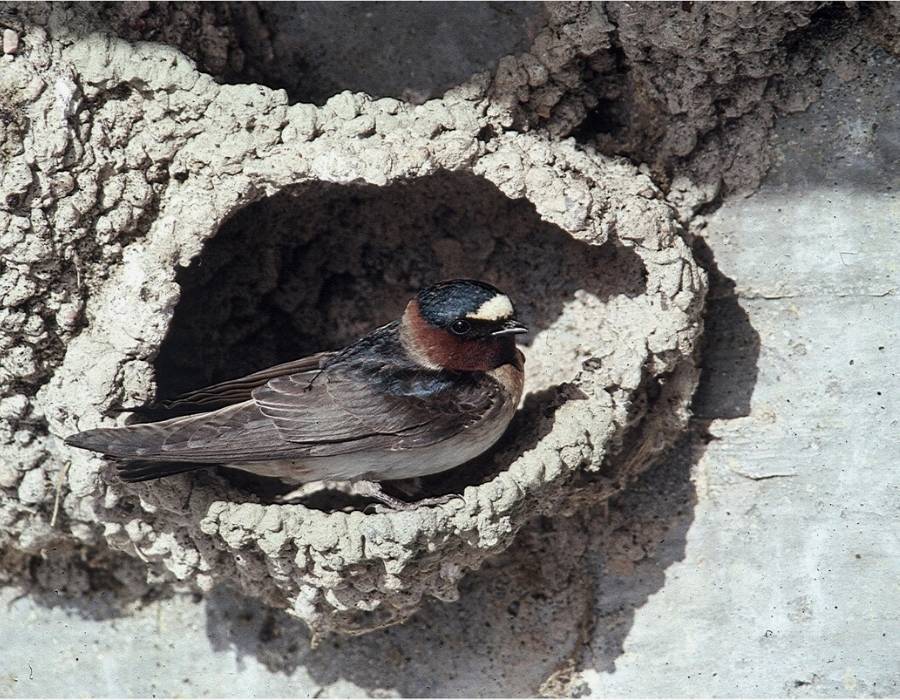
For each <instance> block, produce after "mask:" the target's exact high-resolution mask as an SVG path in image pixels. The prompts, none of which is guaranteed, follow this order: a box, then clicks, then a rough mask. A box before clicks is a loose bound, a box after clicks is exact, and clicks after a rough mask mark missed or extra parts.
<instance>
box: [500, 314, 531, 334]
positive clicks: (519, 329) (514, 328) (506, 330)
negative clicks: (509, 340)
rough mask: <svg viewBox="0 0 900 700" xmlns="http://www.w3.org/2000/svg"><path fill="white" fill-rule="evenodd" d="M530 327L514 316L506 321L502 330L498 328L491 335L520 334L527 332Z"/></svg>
mask: <svg viewBox="0 0 900 700" xmlns="http://www.w3.org/2000/svg"><path fill="white" fill-rule="evenodd" d="M527 332H528V329H527V328H526V327H525V326H523V325H522V324H521V323H519V321H516V320H515V319H514V318H513V319H510V320H509V321H506V322H505V323H504V324H503V328H501V329H500V330H496V331H494V332H493V333H491V335H519V334H520V333H527Z"/></svg>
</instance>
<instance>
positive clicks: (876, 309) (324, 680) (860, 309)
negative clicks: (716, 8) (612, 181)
mask: <svg viewBox="0 0 900 700" xmlns="http://www.w3.org/2000/svg"><path fill="white" fill-rule="evenodd" d="M898 77H900V70H898V66H897V63H896V61H894V60H892V59H889V58H888V57H887V56H885V55H884V54H881V53H877V52H876V53H873V54H872V57H871V59H870V60H869V62H868V65H867V72H866V74H865V75H863V76H861V77H860V78H857V79H853V80H851V81H849V82H847V83H841V82H839V81H838V80H837V79H836V78H830V79H829V82H828V83H826V85H825V91H824V96H823V99H822V100H821V101H819V102H818V103H816V104H815V105H813V107H811V108H810V110H808V111H807V112H805V113H803V114H799V115H794V116H791V117H787V118H784V119H782V120H781V121H780V123H779V126H778V129H777V133H778V142H777V144H776V148H777V150H778V155H779V161H780V163H779V165H778V166H777V167H776V168H775V170H774V171H773V172H772V173H771V174H770V175H769V177H768V179H767V180H766V182H765V184H764V186H763V187H762V188H761V189H760V190H759V191H758V192H757V193H756V194H754V195H753V196H751V197H749V198H746V199H735V200H728V201H726V202H724V203H723V205H722V206H721V207H720V208H719V209H718V210H717V211H716V212H714V213H713V214H711V215H710V216H709V218H708V222H707V226H706V228H705V230H704V231H703V235H704V239H705V246H706V248H708V250H707V251H706V255H707V257H711V258H712V259H713V260H714V265H715V266H716V267H717V268H718V271H719V274H718V275H716V276H715V277H716V279H715V282H716V283H715V286H714V291H713V299H712V301H711V305H710V314H709V340H708V344H707V348H706V354H705V356H704V357H705V360H704V362H705V373H704V379H703V383H702V386H701V390H700V393H699V394H698V397H697V400H696V411H697V420H696V429H695V431H694V433H695V435H694V436H693V438H691V439H688V440H686V441H685V443H684V444H683V445H682V446H681V449H680V450H679V451H677V452H676V453H674V454H672V455H671V456H670V457H669V458H668V459H667V460H664V462H663V463H662V464H661V465H660V466H659V467H658V468H657V469H655V470H654V471H653V472H651V473H649V474H647V475H645V476H644V478H642V479H641V481H640V482H639V483H638V484H636V485H635V486H634V487H633V488H631V489H630V490H629V491H628V493H626V494H625V495H623V496H622V497H621V498H620V499H618V501H617V503H616V505H615V506H614V507H613V508H612V509H611V512H610V513H609V514H608V516H607V515H606V514H604V513H592V514H588V515H587V516H585V517H583V518H580V519H575V520H569V521H567V520H563V519H560V520H559V521H558V522H556V523H555V524H552V523H543V524H539V525H538V526H536V527H535V528H533V529H532V530H531V531H529V532H527V533H525V535H524V538H523V542H522V543H520V545H518V546H520V547H524V548H526V549H528V551H532V552H533V556H532V557H531V558H528V557H517V558H514V559H515V560H516V561H518V564H516V566H515V567H506V568H504V567H503V566H502V563H501V564H498V566H496V567H492V568H488V569H485V570H484V571H482V572H479V573H478V574H476V575H474V576H472V577H470V579H468V580H467V583H466V585H465V590H464V595H463V598H462V600H461V601H460V602H459V603H457V604H444V603H438V602H434V603H432V604H430V605H429V606H427V608H426V609H425V610H423V611H422V612H421V613H420V614H418V615H417V616H416V617H415V618H414V619H413V620H412V621H411V622H410V623H408V624H406V625H404V626H403V627H399V628H395V629H391V630H388V631H385V632H380V633H375V634H373V635H369V636H367V637H364V638H359V639H350V640H338V641H327V642H325V643H323V644H322V645H321V646H319V647H318V648H317V649H310V648H309V645H308V642H307V641H306V638H305V635H304V633H303V630H302V627H301V626H300V625H299V624H298V623H295V622H292V621H290V620H288V619H286V618H284V617H282V616H279V615H273V614H271V613H268V612H266V611H265V610H263V609H261V608H260V607H258V606H257V605H256V604H253V603H248V602H246V601H243V600H241V599H239V598H237V597H235V596H232V595H230V594H228V593H227V592H221V593H219V594H217V595H215V596H211V597H210V598H209V599H207V600H202V601H201V600H198V601H194V600H193V599H191V598H187V597H184V598H181V597H175V598H170V599H165V600H162V601H159V602H156V603H154V604H151V605H148V606H146V607H143V608H141V609H139V610H136V611H134V612H132V613H130V614H122V613H120V612H116V611H113V610H111V609H109V608H108V606H106V605H105V604H104V601H103V600H102V599H97V600H94V601H82V602H80V603H79V604H78V606H77V607H75V606H73V604H72V603H71V602H67V601H62V600H56V601H54V600H52V599H50V600H48V599H43V600H35V599H31V598H19V599H15V595H16V592H15V591H14V590H12V589H6V590H4V591H3V593H2V598H0V606H2V609H3V611H4V614H3V615H2V616H0V694H2V695H6V696H25V695H42V696H47V695H63V694H68V695H72V694H75V695H87V694H93V695H106V696H108V695H118V694H126V695H138V694H140V695H150V694H157V695H162V694H176V695H225V696H237V695H246V694H255V695H274V696H287V695H296V696H305V695H316V696H322V697H331V696H338V695H351V696H357V695H358V696H392V695H393V696H411V695H426V696H439V695H466V694H472V695H481V696H490V695H524V694H532V693H535V692H537V691H538V689H539V688H540V686H541V684H542V683H544V682H545V679H547V678H548V676H551V675H552V674H555V677H556V678H558V679H560V681H561V682H562V681H568V680H569V679H570V678H571V682H570V683H569V684H568V687H570V688H573V689H575V690H580V692H588V693H590V694H591V695H595V696H605V695H628V696H673V695H674V696H689V695H716V696H738V695H744V696H764V695H768V696H770V695H791V696H822V695H835V696H847V695H850V696H890V695H898V694H900V664H898V659H900V635H898V630H900V624H898V623H900V588H898V582H900V527H898V526H900V508H898V503H900V492H898V478H897V477H898V474H900V437H898V436H900V431H898V422H900V410H898V403H897V387H898V380H897V366H896V357H897V349H898V347H900V304H898V297H897V294H898V287H900V244H898V234H900V205H898V202H897V188H898V185H900V168H898V163H900V157H898V156H900V139H898V133H900V115H898V112H897V107H898V104H900V100H898ZM701 247H703V246H702V244H701ZM705 435H708V437H709V438H712V439H711V440H708V438H705V437H704V436H705ZM580 538H583V539H580ZM580 547H583V548H584V550H585V556H584V557H583V558H582V559H581V563H582V568H580V569H576V570H575V571H567V570H565V569H560V570H558V571H556V572H554V571H550V572H541V571H540V568H541V564H542V562H547V561H549V562H553V561H554V556H556V555H555V554H554V553H555V552H559V551H560V550H563V549H568V550H575V551H580V550H579V549H578V548H580ZM554 577H556V579H557V580H556V581H555V583H556V586H555V587H554V586H552V585H549V584H548V581H550V582H553V579H554ZM555 687H556V686H549V687H548V686H546V685H545V690H548V689H549V690H551V691H552V690H553V688H555Z"/></svg>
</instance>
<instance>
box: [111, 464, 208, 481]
mask: <svg viewBox="0 0 900 700" xmlns="http://www.w3.org/2000/svg"><path fill="white" fill-rule="evenodd" d="M115 464H116V473H117V474H118V475H119V478H120V479H121V480H122V481H127V482H129V483H133V482H136V481H150V480H151V479H160V478H162V477H164V476H172V475H174V474H184V473H185V472H192V471H195V470H197V469H205V468H207V467H209V466H210V465H208V464H191V463H190V462H146V461H141V460H128V461H121V462H120V461H116V463H115Z"/></svg>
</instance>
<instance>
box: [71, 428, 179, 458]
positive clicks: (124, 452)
mask: <svg viewBox="0 0 900 700" xmlns="http://www.w3.org/2000/svg"><path fill="white" fill-rule="evenodd" d="M164 441H165V433H164V432H163V431H162V430H160V429H158V428H155V427H153V425H152V424H148V425H134V426H129V427H127V428H94V429H93V430H85V431H84V432H83V433H76V434H75V435H69V437H67V438H66V439H65V442H66V444H67V445H72V446H73V447H80V448H82V449H85V450H93V451H94V452H100V453H101V454H104V455H106V456H108V457H120V458H126V459H141V458H147V457H153V456H154V455H156V454H157V453H158V452H159V449H160V448H161V447H162V444H163V442H164Z"/></svg>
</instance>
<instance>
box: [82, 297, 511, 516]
mask: <svg viewBox="0 0 900 700" xmlns="http://www.w3.org/2000/svg"><path fill="white" fill-rule="evenodd" d="M527 332H528V329H527V327H526V326H524V325H523V324H522V323H521V322H520V321H519V320H518V319H517V318H516V310H515V307H514V305H513V303H512V300H511V299H510V297H509V296H508V295H507V294H505V293H503V292H501V291H500V290H499V289H497V288H496V287H494V286H493V285H491V284H488V283H486V282H482V281H479V280H474V279H453V280H447V281H443V282H439V283H437V284H434V285H431V286H428V287H425V288H423V289H421V290H419V291H418V293H417V294H415V296H413V298H412V299H410V300H409V302H408V303H407V305H406V307H405V309H404V311H403V314H402V316H401V317H400V319H398V320H395V321H391V322H390V323H388V324H386V325H383V326H381V327H379V328H376V329H375V330H374V331H372V332H370V333H368V334H367V335H365V336H363V337H362V338H360V339H359V340H357V341H355V342H353V343H352V344H350V345H348V346H346V347H344V348H343V349H341V350H337V351H328V352H320V353H317V354H313V355H309V356H307V357H303V358H301V359H298V360H295V361H292V362H287V363H284V364H279V365H276V366H274V367H270V368H268V369H264V370H261V371H258V372H255V373H253V374H250V375H248V376H245V377H241V378H239V379H233V380H229V381H224V382H221V383H218V384H213V385H212V386H208V387H204V388H202V389H197V390H195V391H190V392H187V393H185V394H181V395H179V396H176V397H175V398H173V399H169V400H164V401H160V402H158V403H157V404H153V405H151V406H150V408H151V409H153V410H155V411H157V412H162V413H161V414H160V413H157V415H168V416H171V417H168V418H165V419H163V420H159V421H156V422H149V423H140V424H136V425H128V426H124V427H117V428H95V429H92V430H86V431H84V432H80V433H76V434H74V435H70V436H69V437H67V438H65V442H66V444H68V445H70V446H73V447H77V448H82V449H85V450H92V451H94V452H98V453H100V454H102V455H104V456H106V457H107V458H109V459H110V460H111V461H112V462H113V463H114V464H115V466H116V471H117V474H118V476H119V478H120V479H121V480H122V481H125V482H139V481H147V480H151V479H158V478H162V477H167V476H171V475H174V474H180V473H184V472H190V471H194V470H197V469H203V468H207V467H211V466H224V467H229V468H232V469H239V470H243V471H246V472H250V473H252V474H255V475H258V476H265V477H275V478H278V479H281V480H282V481H283V482H285V483H288V484H295V485H296V484H309V483H311V482H320V481H328V482H335V481H337V482H351V483H352V486H353V487H354V490H353V492H354V493H356V494H358V495H365V496H369V497H372V498H374V499H376V500H377V501H380V502H381V503H383V504H385V505H387V506H388V507H389V508H393V509H398V510H402V509H408V508H412V507H416V506H417V505H421V504H422V503H423V500H420V501H418V502H417V503H407V502H405V501H402V500H400V499H398V498H395V497H394V496H391V495H389V494H387V493H386V492H385V491H384V489H383V487H382V486H381V482H384V481H394V480H399V479H413V478H417V477H422V476H426V475H429V474H436V473H438V472H443V471H446V470H449V469H452V468H454V467H457V466H459V465H461V464H463V463H465V462H467V461H469V460H471V459H473V458H475V457H477V456H478V455H480V454H482V453H483V452H485V451H486V450H488V449H489V448H490V447H491V446H492V445H494V444H495V443H496V442H497V441H498V440H499V439H500V437H501V436H502V435H503V434H504V432H505V431H506V429H507V426H508V425H509V423H510V421H511V420H512V417H513V415H514V414H515V411H516V409H517V407H518V404H519V401H520V398H521V396H522V390H523V386H524V376H525V375H524V365H525V357H524V355H523V353H522V351H521V350H520V349H519V348H518V347H517V345H516V336H518V335H520V334H522V333H527ZM434 500H435V501H438V499H434ZM440 502H444V501H440Z"/></svg>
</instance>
